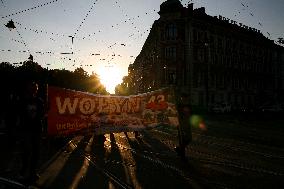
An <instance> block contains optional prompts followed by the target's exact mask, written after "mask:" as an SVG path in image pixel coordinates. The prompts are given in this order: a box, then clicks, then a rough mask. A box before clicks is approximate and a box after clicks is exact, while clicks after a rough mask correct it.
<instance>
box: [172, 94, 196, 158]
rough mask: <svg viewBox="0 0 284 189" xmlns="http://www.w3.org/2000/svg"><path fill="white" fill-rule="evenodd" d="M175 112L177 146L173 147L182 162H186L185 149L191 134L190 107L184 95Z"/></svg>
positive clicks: (190, 139)
mask: <svg viewBox="0 0 284 189" xmlns="http://www.w3.org/2000/svg"><path fill="white" fill-rule="evenodd" d="M177 110H178V114H179V125H178V137H179V146H177V147H175V151H176V152H177V154H178V155H179V156H180V157H181V158H182V160H186V156H185V149H186V147H187V146H188V145H189V144H190V142H191V141H192V132H191V125H190V116H191V106H190V105H189V103H188V99H187V96H186V95H181V97H180V99H179V103H178V104H177Z"/></svg>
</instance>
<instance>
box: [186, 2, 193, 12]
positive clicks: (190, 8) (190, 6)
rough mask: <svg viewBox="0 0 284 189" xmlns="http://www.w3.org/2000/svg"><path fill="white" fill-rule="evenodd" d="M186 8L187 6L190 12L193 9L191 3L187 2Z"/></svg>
mask: <svg viewBox="0 0 284 189" xmlns="http://www.w3.org/2000/svg"><path fill="white" fill-rule="evenodd" d="M187 8H188V12H192V11H193V3H189V4H188V5H187Z"/></svg>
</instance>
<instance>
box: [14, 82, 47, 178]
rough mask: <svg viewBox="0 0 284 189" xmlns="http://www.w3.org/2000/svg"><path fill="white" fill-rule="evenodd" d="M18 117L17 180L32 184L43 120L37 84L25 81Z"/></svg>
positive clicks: (41, 103) (35, 175)
mask: <svg viewBox="0 0 284 189" xmlns="http://www.w3.org/2000/svg"><path fill="white" fill-rule="evenodd" d="M23 92H24V94H23V95H22V97H21V99H20V102H19V107H18V114H19V115H18V116H19V120H20V124H19V131H20V141H21V145H22V146H21V147H22V158H21V160H22V168H21V170H20V175H19V179H20V180H23V181H24V182H27V183H33V182H35V181H36V180H37V179H38V175H37V174H36V167H37V163H38V161H39V153H40V142H41V134H42V121H43V118H44V113H45V111H44V102H43V100H42V99H41V98H39V97H38V95H37V94H38V84H37V83H36V82H33V81H27V82H26V83H25V85H24V90H23Z"/></svg>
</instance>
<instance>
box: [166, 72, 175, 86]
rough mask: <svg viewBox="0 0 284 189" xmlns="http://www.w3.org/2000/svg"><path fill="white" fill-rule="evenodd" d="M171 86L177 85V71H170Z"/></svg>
mask: <svg viewBox="0 0 284 189" xmlns="http://www.w3.org/2000/svg"><path fill="white" fill-rule="evenodd" d="M168 77H169V84H176V73H175V71H169V74H168Z"/></svg>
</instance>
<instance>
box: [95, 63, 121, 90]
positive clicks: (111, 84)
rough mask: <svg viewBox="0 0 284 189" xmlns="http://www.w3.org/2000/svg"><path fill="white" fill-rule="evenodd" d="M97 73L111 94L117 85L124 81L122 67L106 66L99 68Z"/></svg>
mask: <svg viewBox="0 0 284 189" xmlns="http://www.w3.org/2000/svg"><path fill="white" fill-rule="evenodd" d="M97 74H98V75H99V78H100V81H101V83H102V84H103V85H104V86H105V87H106V90H107V91H108V92H109V93H110V94H114V93H115V87H116V85H118V84H120V83H121V82H122V77H123V74H122V71H121V69H119V68H117V67H115V66H109V67H107V66H105V67H101V68H99V70H98V73H97Z"/></svg>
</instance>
